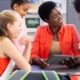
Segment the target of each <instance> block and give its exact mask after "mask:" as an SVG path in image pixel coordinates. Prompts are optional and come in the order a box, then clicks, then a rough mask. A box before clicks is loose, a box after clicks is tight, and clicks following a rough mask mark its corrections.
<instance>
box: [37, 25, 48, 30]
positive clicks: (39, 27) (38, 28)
mask: <svg viewBox="0 0 80 80" xmlns="http://www.w3.org/2000/svg"><path fill="white" fill-rule="evenodd" d="M48 28H49V26H48V25H40V26H38V27H37V30H39V31H44V30H47V29H48Z"/></svg>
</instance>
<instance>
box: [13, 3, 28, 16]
mask: <svg viewBox="0 0 80 80" xmlns="http://www.w3.org/2000/svg"><path fill="white" fill-rule="evenodd" d="M29 8H30V4H29V3H24V4H21V5H18V4H16V6H15V7H14V10H15V11H17V12H18V13H19V14H20V15H21V17H23V16H25V15H26V13H27V11H28V10H29Z"/></svg>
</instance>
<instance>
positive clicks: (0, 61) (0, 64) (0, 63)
mask: <svg viewBox="0 0 80 80" xmlns="http://www.w3.org/2000/svg"><path fill="white" fill-rule="evenodd" d="M9 61H10V59H9V58H0V76H1V75H2V73H3V72H4V71H5V69H6V67H7V65H8V64H9Z"/></svg>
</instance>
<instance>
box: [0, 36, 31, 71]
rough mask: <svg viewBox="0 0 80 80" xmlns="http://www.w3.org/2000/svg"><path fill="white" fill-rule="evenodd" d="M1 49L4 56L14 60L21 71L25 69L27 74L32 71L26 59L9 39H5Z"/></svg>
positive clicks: (0, 46) (0, 45)
mask: <svg viewBox="0 0 80 80" xmlns="http://www.w3.org/2000/svg"><path fill="white" fill-rule="evenodd" d="M0 49H1V50H2V51H3V53H4V55H6V56H8V57H9V58H11V59H12V60H14V61H15V63H16V65H17V66H18V67H19V68H20V69H23V70H25V71H27V72H29V71H30V70H31V66H30V64H29V63H28V62H27V61H26V59H25V58H23V56H21V55H20V53H19V52H18V50H17V49H16V48H15V46H14V45H13V43H12V42H11V41H10V40H9V39H8V38H4V39H3V40H2V42H1V43H0Z"/></svg>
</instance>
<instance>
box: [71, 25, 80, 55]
mask: <svg viewBox="0 0 80 80" xmlns="http://www.w3.org/2000/svg"><path fill="white" fill-rule="evenodd" d="M78 45H79V35H78V31H77V29H76V27H75V26H74V25H72V49H73V52H74V55H75V56H80V51H79V50H78Z"/></svg>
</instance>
